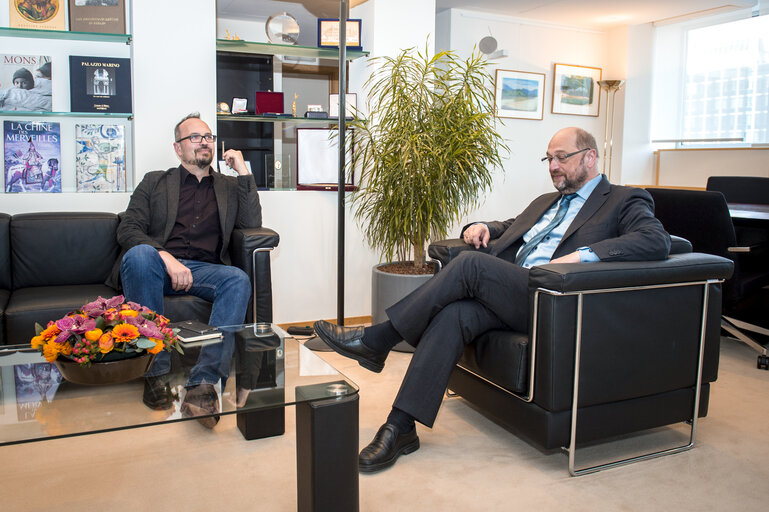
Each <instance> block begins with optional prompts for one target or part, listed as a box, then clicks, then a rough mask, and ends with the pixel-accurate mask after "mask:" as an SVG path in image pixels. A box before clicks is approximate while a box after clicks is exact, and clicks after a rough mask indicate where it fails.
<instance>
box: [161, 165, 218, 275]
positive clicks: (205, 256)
mask: <svg viewBox="0 0 769 512" xmlns="http://www.w3.org/2000/svg"><path fill="white" fill-rule="evenodd" d="M179 170H180V171H181V172H180V175H181V184H180V187H179V211H178V212H177V214H176V223H175V224H174V227H173V229H172V230H171V236H170V237H169V238H168V241H167V242H166V245H165V249H166V251H168V252H169V253H171V255H172V256H173V257H174V258H176V259H187V260H197V261H205V262H208V263H221V260H220V259H219V253H220V251H221V249H222V229H221V226H220V225H219V208H218V206H217V204H216V194H215V193H214V176H213V174H211V173H209V175H208V176H206V177H204V178H203V179H202V180H200V181H199V182H198V179H197V178H196V177H195V175H194V174H191V173H190V172H189V171H188V170H187V169H185V168H184V166H182V165H180V166H179Z"/></svg>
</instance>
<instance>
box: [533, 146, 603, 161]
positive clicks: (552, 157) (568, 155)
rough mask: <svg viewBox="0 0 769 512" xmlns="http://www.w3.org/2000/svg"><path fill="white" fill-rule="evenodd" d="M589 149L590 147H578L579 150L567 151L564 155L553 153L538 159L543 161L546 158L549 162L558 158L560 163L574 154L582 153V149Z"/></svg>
mask: <svg viewBox="0 0 769 512" xmlns="http://www.w3.org/2000/svg"><path fill="white" fill-rule="evenodd" d="M591 149H592V148H585V149H580V150H579V151H575V152H573V153H567V154H565V155H553V156H550V155H547V156H545V157H542V160H540V161H541V162H544V161H545V160H547V163H548V164H549V163H551V162H552V161H553V159H556V160H558V163H559V164H562V163H564V162H565V161H566V160H568V159H569V158H571V157H573V156H574V155H577V154H579V153H582V152H583V151H590V150H591Z"/></svg>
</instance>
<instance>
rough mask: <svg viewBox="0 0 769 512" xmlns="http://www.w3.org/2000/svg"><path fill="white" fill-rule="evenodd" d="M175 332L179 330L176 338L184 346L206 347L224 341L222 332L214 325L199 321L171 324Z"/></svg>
mask: <svg viewBox="0 0 769 512" xmlns="http://www.w3.org/2000/svg"><path fill="white" fill-rule="evenodd" d="M170 327H171V328H173V329H174V330H176V329H178V332H177V333H176V337H177V338H179V342H180V343H181V344H182V345H183V346H191V345H206V344H209V343H216V342H218V341H220V340H221V339H222V331H220V330H219V329H218V328H217V327H214V326H213V325H208V324H206V323H203V322H199V321H198V320H183V321H181V322H174V323H172V324H170Z"/></svg>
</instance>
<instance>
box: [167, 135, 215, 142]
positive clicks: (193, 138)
mask: <svg viewBox="0 0 769 512" xmlns="http://www.w3.org/2000/svg"><path fill="white" fill-rule="evenodd" d="M187 139H189V141H190V142H192V143H193V144H199V143H200V142H202V141H203V140H205V141H206V142H209V143H210V142H214V141H215V140H216V135H213V134H211V133H207V134H205V135H200V134H199V133H193V134H192V135H187V136H186V137H182V138H181V139H177V141H176V142H181V141H183V140H187Z"/></svg>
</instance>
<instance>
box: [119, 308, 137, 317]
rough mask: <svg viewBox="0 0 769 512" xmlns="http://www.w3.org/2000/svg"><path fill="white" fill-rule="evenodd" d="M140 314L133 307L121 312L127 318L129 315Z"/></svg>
mask: <svg viewBox="0 0 769 512" xmlns="http://www.w3.org/2000/svg"><path fill="white" fill-rule="evenodd" d="M138 315H139V312H138V311H134V310H133V309H124V310H122V311H121V312H120V316H121V318H126V317H129V316H138Z"/></svg>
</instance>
